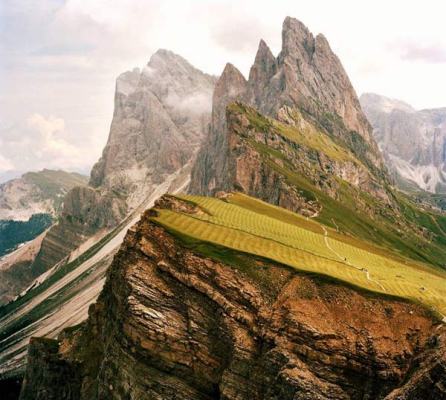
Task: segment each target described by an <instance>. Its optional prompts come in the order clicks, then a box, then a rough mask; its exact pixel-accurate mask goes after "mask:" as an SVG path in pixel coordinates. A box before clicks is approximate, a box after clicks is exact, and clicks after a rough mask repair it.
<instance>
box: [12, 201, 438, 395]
mask: <svg viewBox="0 0 446 400" xmlns="http://www.w3.org/2000/svg"><path fill="white" fill-rule="evenodd" d="M156 207H158V208H162V207H167V208H170V209H172V210H178V211H180V212H191V213H194V212H198V211H197V210H194V207H193V206H191V204H190V203H182V202H181V201H178V200H175V201H172V198H170V197H166V198H163V199H161V200H160V201H159V202H157V204H156ZM153 212H156V211H148V212H146V213H145V215H144V216H143V218H142V219H141V221H140V222H139V223H138V224H137V225H136V226H135V227H134V228H133V229H131V230H130V231H129V233H128V234H127V237H126V239H125V241H124V245H123V246H122V247H121V249H120V251H119V253H118V254H117V256H116V257H115V259H114V261H113V264H112V266H111V268H110V270H109V271H108V276H107V282H106V284H105V287H104V290H103V292H102V293H101V295H100V297H99V300H98V302H97V303H96V304H95V306H94V307H92V308H91V310H90V313H89V319H88V321H87V322H86V323H85V324H83V325H82V326H80V327H77V328H76V329H73V330H70V331H66V332H65V333H64V334H63V335H62V337H61V338H60V340H59V341H48V340H44V339H33V341H32V342H31V346H30V353H29V354H30V360H29V366H28V369H27V373H26V376H25V380H24V386H23V389H22V393H21V397H20V399H21V400H28V399H34V397H33V396H34V393H38V392H39V391H45V393H46V395H47V396H48V397H47V399H53V398H54V399H56V398H57V399H73V400H74V399H81V400H83V399H85V400H86V399H88V400H95V399H123V398H132V399H139V400H144V399H147V400H148V399H154V398H160V399H170V398H175V399H178V400H183V399H184V400H186V399H195V400H211V399H240V400H243V399H259V400H260V399H261V400H267V399H271V400H272V399H278V398H280V399H282V400H292V399H303V400H314V399H321V400H325V399H327V400H329V399H346V400H347V399H363V398H370V399H387V400H390V399H399V400H409V399H415V398H417V399H422V398H432V399H441V398H443V397H442V396H444V395H445V394H446V393H445V391H444V387H445V386H444V377H445V372H446V370H445V363H444V361H445V359H444V357H445V354H446V352H445V350H446V348H445V342H444V340H442V339H438V338H439V337H441V334H442V333H443V331H444V327H440V328H438V329H437V326H434V325H432V320H431V319H430V318H429V317H428V316H426V315H425V311H424V310H423V309H421V308H419V307H418V306H415V305H411V304H408V303H406V302H400V301H397V300H383V299H379V298H377V297H375V296H368V295H366V294H364V293H359V292H356V291H355V290H353V289H348V288H346V287H342V286H338V285H335V284H333V283H328V282H324V280H318V279H316V278H314V277H313V278H311V277H306V276H303V275H300V274H299V273H297V272H296V271H293V270H290V269H288V268H286V267H284V266H280V265H276V264H274V263H271V262H268V261H261V263H262V265H263V268H262V269H260V270H259V268H258V265H255V263H253V264H252V266H251V267H247V266H245V267H243V268H239V267H237V266H236V265H231V266H230V265H226V264H225V263H223V262H219V261H216V260H212V259H210V258H207V257H206V256H203V255H201V254H199V253H197V252H195V251H193V250H191V249H189V248H187V247H184V245H183V244H182V242H181V241H180V240H179V239H178V238H175V237H174V236H172V235H171V234H169V233H168V232H167V231H166V230H165V229H164V228H162V227H161V226H159V225H158V224H156V223H153V222H152V221H151V218H150V217H151V215H152V213H153ZM250 268H252V269H250ZM259 274H260V275H259ZM429 332H435V334H434V335H433V336H431V333H429ZM437 340H440V342H437ZM438 343H439V344H438Z"/></svg>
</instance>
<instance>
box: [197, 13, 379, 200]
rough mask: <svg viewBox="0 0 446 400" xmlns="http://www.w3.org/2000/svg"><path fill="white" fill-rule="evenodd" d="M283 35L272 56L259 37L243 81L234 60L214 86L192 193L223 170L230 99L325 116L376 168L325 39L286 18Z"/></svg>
mask: <svg viewBox="0 0 446 400" xmlns="http://www.w3.org/2000/svg"><path fill="white" fill-rule="evenodd" d="M282 40H283V43H282V51H281V53H280V54H279V56H278V57H277V58H276V57H274V55H273V54H272V52H271V50H270V49H269V47H268V46H267V44H266V43H265V42H264V41H263V40H261V41H260V43H259V48H258V51H257V54H256V57H255V61H254V64H253V66H252V68H251V70H250V74H249V80H248V81H246V80H245V78H244V77H243V75H242V74H241V73H240V72H239V71H238V70H237V68H235V67H234V66H233V65H231V64H227V65H226V67H225V69H224V71H223V73H222V75H221V77H220V79H219V81H218V83H217V84H216V86H215V91H214V96H213V116H212V127H211V133H210V138H209V140H207V141H206V143H205V145H204V147H203V148H202V151H201V153H200V154H199V156H198V159H197V163H196V165H195V167H194V169H193V172H192V180H191V186H190V190H191V192H193V193H200V194H208V193H212V192H213V191H214V190H218V189H220V187H219V185H218V182H219V180H220V178H218V177H217V176H213V175H219V176H220V177H222V176H224V171H226V160H225V157H226V156H227V154H226V152H225V147H224V146H225V145H226V144H227V140H226V135H227V132H226V123H225V119H226V107H227V106H228V104H229V103H231V102H233V101H235V100H239V101H241V102H242V103H244V104H246V105H249V106H252V107H254V108H255V109H256V110H257V111H259V112H260V113H261V114H263V115H265V116H268V117H272V118H277V116H278V113H279V112H280V110H281V109H282V108H283V107H284V106H288V107H290V108H292V109H296V110H298V111H299V112H300V111H303V112H304V113H305V114H306V115H308V116H309V117H310V118H311V119H313V121H316V122H319V123H322V125H324V123H323V121H325V122H326V124H325V125H327V126H328V128H327V134H329V135H331V136H336V137H337V140H340V141H341V142H343V143H344V144H345V145H346V146H347V147H349V148H350V149H351V150H352V151H353V152H355V153H357V155H358V156H359V157H360V158H361V159H362V160H363V161H364V162H365V163H367V164H368V165H370V166H371V168H374V169H375V170H381V167H382V166H383V161H382V157H381V154H380V152H379V149H378V146H377V145H376V142H375V141H374V139H373V138H372V128H371V126H370V124H369V123H368V121H367V118H366V117H365V115H364V113H363V111H362V109H361V105H360V103H359V100H358V98H357V96H356V93H355V90H354V89H353V86H352V84H351V83H350V80H349V78H348V76H347V74H346V72H345V70H344V68H343V66H342V64H341V62H340V61H339V59H338V57H337V56H336V55H335V54H334V53H333V51H332V50H331V48H330V45H329V44H328V41H327V39H326V38H325V37H324V36H323V35H317V36H316V37H314V36H313V34H312V33H311V32H310V31H309V30H308V28H307V27H306V26H305V25H304V24H303V23H302V22H300V21H298V20H297V19H294V18H290V17H287V18H286V19H285V21H284V23H283V31H282ZM329 131H330V132H329ZM211 164H212V165H211ZM203 171H206V172H203ZM211 188H212V189H211Z"/></svg>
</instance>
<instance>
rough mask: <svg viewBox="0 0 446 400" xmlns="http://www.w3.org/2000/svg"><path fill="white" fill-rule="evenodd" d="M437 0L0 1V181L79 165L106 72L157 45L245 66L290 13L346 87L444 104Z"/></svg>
mask: <svg viewBox="0 0 446 400" xmlns="http://www.w3.org/2000/svg"><path fill="white" fill-rule="evenodd" d="M444 3H445V2H444V0H438V1H435V0H424V1H409V0H392V1H390V0H386V1H380V0H374V1H364V0H361V1H358V0H356V1H342V0H336V1H332V0H324V1H322V0H319V1H318V0H303V1H301V0H274V1H271V0H268V1H263V0H244V1H241V0H189V1H188V0H163V1H161V0H160V1H158V0H146V1H144V0H66V1H63V0H0V181H1V180H4V179H5V177H6V176H8V177H9V176H11V175H14V174H16V173H17V172H18V171H28V170H38V169H42V168H44V167H46V168H63V169H67V170H78V171H83V172H86V173H88V172H89V169H90V167H91V165H92V164H93V163H94V162H95V161H96V160H97V158H98V157H99V156H100V154H101V151H102V148H103V146H104V144H105V142H106V140H107V136H108V130H109V126H110V122H111V117H112V112H113V93H114V85H115V78H116V76H117V75H118V74H119V73H121V72H123V71H125V70H128V69H132V68H133V67H136V66H139V67H141V66H143V65H144V64H146V63H147V61H148V60H149V58H150V55H151V54H152V53H153V52H155V51H156V50H157V49H158V48H167V49H170V50H173V51H175V52H176V53H178V54H180V55H182V56H183V57H185V58H186V59H188V60H189V61H190V62H191V63H192V64H193V65H195V66H196V67H198V68H200V69H202V70H203V71H205V72H208V73H213V74H216V75H218V74H219V73H220V72H221V70H222V69H223V67H224V65H225V63H226V62H228V61H229V62H232V63H233V64H234V65H236V66H238V67H239V69H240V70H241V71H242V72H243V73H244V74H245V75H247V74H248V71H249V67H250V65H251V63H252V62H253V59H254V56H255V52H256V49H257V46H258V42H259V39H260V38H263V39H264V40H265V41H266V42H267V43H268V44H269V45H270V47H271V49H272V50H273V52H274V53H276V54H277V53H278V52H279V50H280V46H281V25H282V21H283V19H284V18H285V16H287V15H289V16H292V17H295V18H298V19H300V20H301V21H302V22H304V23H305V24H306V25H307V26H308V27H309V29H310V30H311V31H312V32H313V33H319V32H321V33H323V34H324V35H325V36H326V37H327V39H328V40H329V42H330V44H331V47H332V48H333V50H334V51H335V52H336V53H337V54H338V56H339V57H340V59H341V61H342V63H343V64H344V67H345V69H346V70H347V73H348V74H349V75H350V78H351V80H352V82H353V85H354V87H355V88H356V91H357V93H358V95H359V94H361V93H362V92H376V93H380V94H384V95H387V96H390V97H394V98H399V99H402V100H405V101H406V102H408V103H410V104H412V105H413V106H415V107H416V108H430V107H442V106H446V79H445V73H446V23H445V22H444V21H445V15H446V7H445V6H444V5H443V4H444Z"/></svg>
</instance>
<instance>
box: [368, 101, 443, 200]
mask: <svg viewBox="0 0 446 400" xmlns="http://www.w3.org/2000/svg"><path fill="white" fill-rule="evenodd" d="M360 101H361V105H362V107H363V109H364V112H365V114H366V115H367V118H368V119H369V121H370V122H371V124H372V126H373V133H374V137H375V139H376V141H377V143H378V146H379V147H380V149H381V151H382V152H383V155H384V157H385V159H386V163H387V166H388V168H389V170H390V171H391V173H392V174H393V175H394V177H395V179H396V181H397V183H398V184H399V185H400V187H401V188H403V189H410V188H412V189H413V188H414V187H418V188H419V189H423V190H426V191H428V192H432V193H446V108H437V109H428V110H415V109H414V108H413V107H412V106H410V105H409V104H406V103H404V102H403V101H400V100H394V99H390V98H388V97H384V96H380V95H377V94H372V93H366V94H363V95H362V96H361V98H360Z"/></svg>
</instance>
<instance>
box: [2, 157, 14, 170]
mask: <svg viewBox="0 0 446 400" xmlns="http://www.w3.org/2000/svg"><path fill="white" fill-rule="evenodd" d="M13 169H14V164H13V163H12V162H11V161H9V160H8V159H6V158H5V157H3V156H2V155H1V154H0V172H2V173H5V172H8V171H12V170H13Z"/></svg>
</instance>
